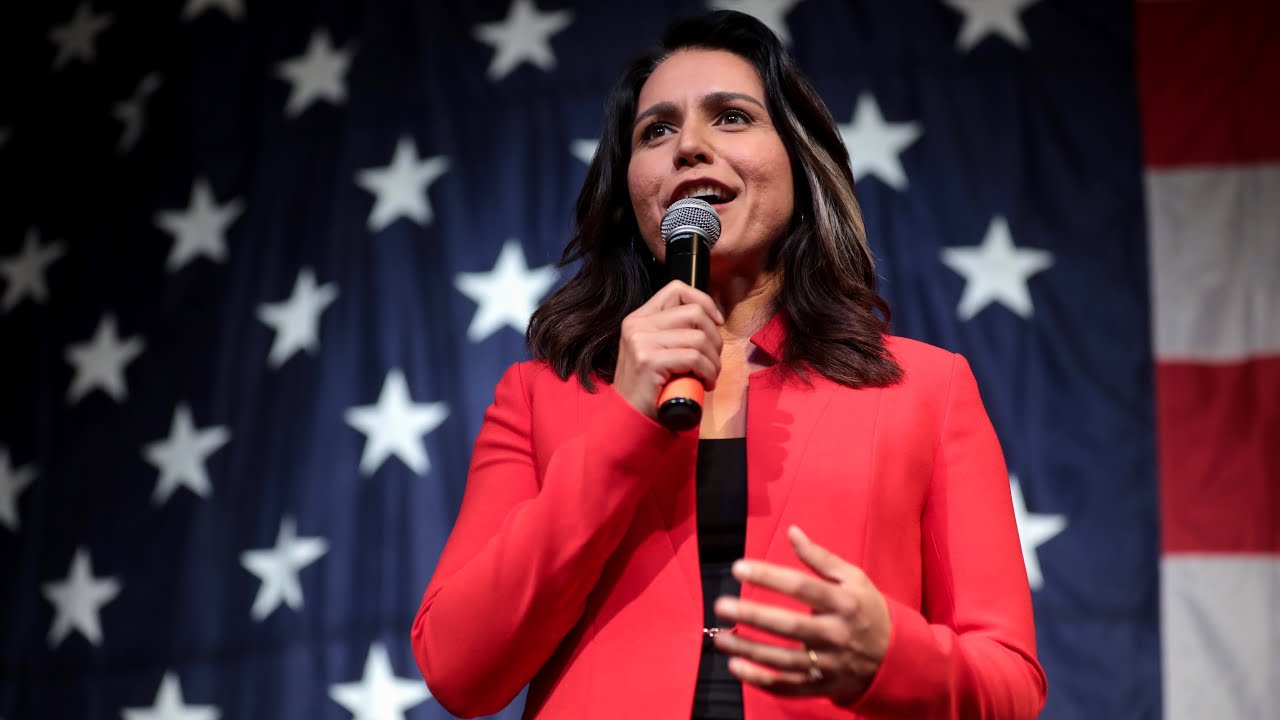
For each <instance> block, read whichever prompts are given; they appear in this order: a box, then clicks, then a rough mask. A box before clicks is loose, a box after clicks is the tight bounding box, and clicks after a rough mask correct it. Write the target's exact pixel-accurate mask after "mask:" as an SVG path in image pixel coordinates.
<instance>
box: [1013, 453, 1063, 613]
mask: <svg viewBox="0 0 1280 720" xmlns="http://www.w3.org/2000/svg"><path fill="white" fill-rule="evenodd" d="M1009 490H1010V492H1012V493H1013V516H1014V518H1015V519H1016V520H1017V523H1018V539H1019V540H1021V541H1022V561H1023V563H1025V564H1026V566H1027V582H1028V583H1030V585H1031V589H1032V590H1039V589H1040V588H1042V587H1044V575H1043V574H1041V572H1040V557H1039V556H1038V555H1036V548H1038V547H1040V546H1041V545H1043V544H1045V543H1046V542H1048V541H1049V540H1052V539H1053V537H1054V536H1055V535H1057V534H1058V533H1060V532H1062V531H1063V530H1065V529H1066V528H1067V516H1066V515H1045V514H1041V513H1033V512H1028V511H1027V501H1026V500H1025V499H1023V497H1022V485H1021V484H1020V483H1019V482H1018V476H1017V475H1010V476H1009Z"/></svg>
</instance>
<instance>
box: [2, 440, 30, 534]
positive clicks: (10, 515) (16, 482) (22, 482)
mask: <svg viewBox="0 0 1280 720" xmlns="http://www.w3.org/2000/svg"><path fill="white" fill-rule="evenodd" d="M35 479H36V468H35V466H34V465H23V466H22V467H20V468H16V469H15V468H14V467H13V464H12V463H10V462H9V448H7V447H4V446H3V445H0V525H4V526H5V527H6V528H9V530H11V531H13V532H18V527H19V526H20V525H21V521H20V519H19V518H18V496H19V495H21V494H22V491H23V490H26V489H27V486H28V485H30V484H31V483H33V482H35Z"/></svg>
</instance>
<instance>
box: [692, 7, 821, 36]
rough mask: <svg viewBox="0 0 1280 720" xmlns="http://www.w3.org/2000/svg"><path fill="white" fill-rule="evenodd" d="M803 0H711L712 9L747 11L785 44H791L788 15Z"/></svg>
mask: <svg viewBox="0 0 1280 720" xmlns="http://www.w3.org/2000/svg"><path fill="white" fill-rule="evenodd" d="M800 3H801V0H711V2H710V3H708V4H709V6H710V7H711V9H712V10H737V11H738V12H740V13H746V14H748V15H750V16H752V17H754V18H755V19H757V20H759V21H760V22H762V23H764V24H765V25H766V26H767V27H768V28H769V29H770V30H772V31H773V34H774V35H777V36H778V39H779V40H781V41H782V44H783V45H790V44H791V33H790V32H788V31H787V21H786V19H785V18H786V15H787V13H789V12H791V10H792V8H794V7H795V6H796V5H799V4H800Z"/></svg>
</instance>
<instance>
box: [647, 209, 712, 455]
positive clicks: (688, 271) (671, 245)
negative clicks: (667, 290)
mask: <svg viewBox="0 0 1280 720" xmlns="http://www.w3.org/2000/svg"><path fill="white" fill-rule="evenodd" d="M666 264H667V280H668V282H669V281H671V280H683V281H684V282H686V283H688V284H689V285H690V286H691V287H694V288H697V289H698V290H701V291H703V292H706V291H707V287H708V286H709V284H710V278H711V244H710V243H709V242H707V238H706V237H704V236H703V235H701V234H700V233H696V232H682V233H677V234H676V235H673V236H672V237H671V238H670V239H668V240H667V260H666ZM704 392H705V389H704V388H703V387H702V381H700V380H698V378H697V377H695V376H693V375H681V376H679V377H673V378H671V379H670V380H668V381H667V384H666V385H665V386H664V387H663V388H662V392H661V393H659V395H658V422H660V423H662V424H663V426H665V427H667V428H670V429H672V430H689V429H692V428H695V427H697V426H698V425H699V424H700V423H701V422H702V401H703V397H704V395H703V393H704Z"/></svg>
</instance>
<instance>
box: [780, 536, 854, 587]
mask: <svg viewBox="0 0 1280 720" xmlns="http://www.w3.org/2000/svg"><path fill="white" fill-rule="evenodd" d="M787 539H788V540H790V541H791V547H792V548H794V549H795V551H796V556H797V557H799V558H800V560H801V561H802V562H804V564H805V565H808V566H809V567H811V568H813V571H814V572H816V573H818V575H820V576H821V577H824V578H827V579H828V580H833V581H835V582H844V581H846V580H851V579H853V575H854V574H855V573H857V572H860V571H859V570H858V568H857V567H856V566H854V565H852V564H850V563H849V562H847V561H846V560H845V559H844V558H842V557H840V556H839V555H836V554H835V553H833V552H831V551H830V550H828V549H826V548H824V547H822V546H821V545H819V544H818V543H816V542H814V541H812V540H810V539H809V536H808V535H805V534H804V531H803V530H801V529H800V528H799V526H797V525H792V526H791V527H789V528H787Z"/></svg>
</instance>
